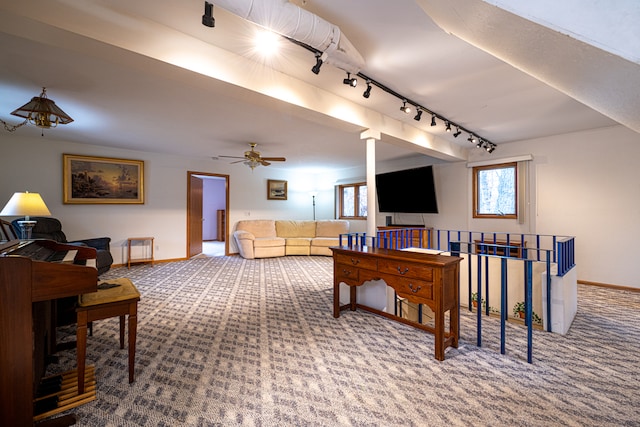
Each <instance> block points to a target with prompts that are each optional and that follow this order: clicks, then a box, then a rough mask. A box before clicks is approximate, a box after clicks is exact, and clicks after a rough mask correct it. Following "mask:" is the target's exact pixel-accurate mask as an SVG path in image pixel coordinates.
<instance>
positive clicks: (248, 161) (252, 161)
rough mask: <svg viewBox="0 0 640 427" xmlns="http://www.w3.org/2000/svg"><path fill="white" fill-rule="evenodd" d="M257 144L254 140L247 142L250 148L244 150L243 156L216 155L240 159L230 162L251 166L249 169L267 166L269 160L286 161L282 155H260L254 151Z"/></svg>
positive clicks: (269, 163)
mask: <svg viewBox="0 0 640 427" xmlns="http://www.w3.org/2000/svg"><path fill="white" fill-rule="evenodd" d="M257 145H258V144H256V143H255V142H250V143H249V147H251V149H250V150H248V151H245V152H244V157H238V156H218V157H225V158H228V159H241V160H238V161H235V162H231V164H234V163H243V164H245V165H247V166H249V167H250V168H251V170H254V169H255V168H257V167H258V166H260V165H262V166H269V165H271V162H285V161H287V159H286V158H284V157H262V156H261V155H260V152H259V151H256V149H255V148H256V146H257Z"/></svg>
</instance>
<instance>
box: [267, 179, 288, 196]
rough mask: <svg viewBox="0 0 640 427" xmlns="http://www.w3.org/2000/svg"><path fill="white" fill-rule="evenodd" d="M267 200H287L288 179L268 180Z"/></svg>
mask: <svg viewBox="0 0 640 427" xmlns="http://www.w3.org/2000/svg"><path fill="white" fill-rule="evenodd" d="M267 200H287V181H277V180H275V179H269V180H267Z"/></svg>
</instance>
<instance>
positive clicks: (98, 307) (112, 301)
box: [76, 278, 140, 394]
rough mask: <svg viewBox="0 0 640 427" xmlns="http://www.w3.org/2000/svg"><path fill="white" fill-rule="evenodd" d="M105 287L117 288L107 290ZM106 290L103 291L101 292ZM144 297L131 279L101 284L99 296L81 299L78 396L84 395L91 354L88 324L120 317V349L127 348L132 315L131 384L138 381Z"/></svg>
mask: <svg viewBox="0 0 640 427" xmlns="http://www.w3.org/2000/svg"><path fill="white" fill-rule="evenodd" d="M105 284H116V285H119V286H114V287H110V288H106V289H105V288H104V287H105ZM101 287H103V289H100V288H101ZM138 301H140V293H139V292H138V290H137V289H136V287H135V286H134V285H133V283H131V280H129V279H127V278H121V279H112V280H108V281H103V282H101V283H100V284H98V292H92V293H89V294H83V295H80V296H79V297H78V307H77V308H76V313H77V317H78V321H77V322H78V327H77V330H76V341H77V358H78V361H77V362H78V394H82V393H84V369H85V358H86V353H87V324H88V323H90V322H93V321H96V320H102V319H108V318H110V317H115V316H119V317H120V348H124V317H125V316H126V315H129V383H132V382H133V380H134V364H135V358H136V329H137V326H138Z"/></svg>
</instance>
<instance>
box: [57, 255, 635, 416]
mask: <svg viewBox="0 0 640 427" xmlns="http://www.w3.org/2000/svg"><path fill="white" fill-rule="evenodd" d="M120 276H127V277H130V278H131V279H132V280H133V281H134V282H135V284H136V286H137V287H138V289H139V290H140V292H141V294H142V300H141V302H140V308H139V322H138V352H137V364H136V381H135V383H133V384H131V385H130V384H128V382H127V352H126V350H119V348H118V335H117V334H118V327H117V321H116V319H112V320H107V321H102V322H99V323H97V324H96V325H95V327H94V336H93V337H90V338H89V341H88V355H87V357H88V363H93V364H95V366H96V375H97V381H98V390H97V396H98V398H97V400H96V401H94V402H92V403H89V404H87V405H83V406H82V407H79V408H77V409H76V410H74V411H73V412H75V413H76V414H77V415H78V417H79V422H78V425H79V426H230V425H234V426H235V425H242V426H444V425H446V426H469V425H481V426H638V425H640V409H639V408H640V386H639V382H638V376H639V369H640V313H639V310H638V309H639V308H640V295H639V294H635V293H629V292H622V291H614V290H607V289H601V288H593V287H587V286H579V309H578V315H577V317H576V320H575V321H574V324H573V326H572V327H571V330H570V332H569V334H568V335H566V336H560V335H555V334H550V333H547V332H543V331H537V330H536V331H534V348H533V363H532V364H529V363H527V361H526V351H527V347H526V330H525V329H524V328H523V327H522V326H517V325H512V324H508V325H507V352H506V354H505V355H501V354H500V351H499V346H500V335H499V323H498V321H497V319H493V318H487V320H486V321H484V322H483V347H482V348H478V347H476V345H475V337H476V330H475V315H472V314H469V312H468V311H466V310H463V314H462V319H461V322H462V323H461V334H462V339H461V345H460V348H458V349H448V350H447V353H446V360H445V361H443V362H438V361H436V360H435V359H434V358H433V338H432V336H431V335H429V334H427V333H425V332H423V331H420V330H416V329H414V328H411V327H408V326H405V325H402V324H399V323H396V322H392V321H390V320H388V319H385V318H381V317H378V316H375V315H372V314H369V313H365V312H360V311H357V312H347V313H344V314H343V315H342V316H341V317H340V318H339V319H334V318H333V317H332V263H331V258H327V257H283V258H274V259H265V260H244V259H242V258H240V257H216V258H206V259H194V260H190V261H183V262H175V263H165V264H156V265H154V266H150V265H140V266H136V267H133V268H131V270H128V269H126V268H118V269H114V270H112V271H110V272H109V273H107V274H106V275H103V276H102V278H103V279H108V278H116V277H120ZM68 332H73V330H70V331H68ZM74 357H75V356H74V353H73V352H67V353H63V354H62V358H61V362H60V363H59V364H57V365H52V366H51V368H50V369H51V371H56V370H57V371H64V370H66V369H68V368H69V367H70V366H73V363H74Z"/></svg>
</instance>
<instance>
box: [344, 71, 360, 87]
mask: <svg viewBox="0 0 640 427" xmlns="http://www.w3.org/2000/svg"><path fill="white" fill-rule="evenodd" d="M342 83H344V84H346V85H349V86H351V87H356V86H358V79H356V78H355V77H353V78H351V73H350V72H348V71H347V78H346V79H343V80H342Z"/></svg>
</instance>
